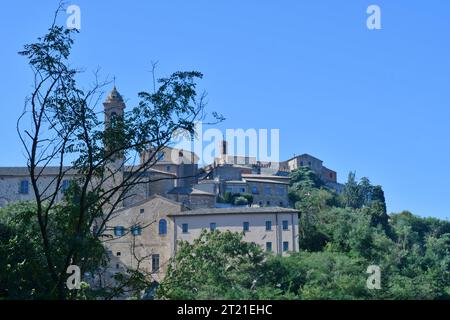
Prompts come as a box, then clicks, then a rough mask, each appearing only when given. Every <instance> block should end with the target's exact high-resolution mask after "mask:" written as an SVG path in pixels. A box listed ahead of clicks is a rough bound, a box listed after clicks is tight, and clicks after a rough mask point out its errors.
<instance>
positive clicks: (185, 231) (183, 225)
mask: <svg viewBox="0 0 450 320" xmlns="http://www.w3.org/2000/svg"><path fill="white" fill-rule="evenodd" d="M181 227H182V229H183V233H188V232H189V225H188V224H187V223H183V224H182V226H181Z"/></svg>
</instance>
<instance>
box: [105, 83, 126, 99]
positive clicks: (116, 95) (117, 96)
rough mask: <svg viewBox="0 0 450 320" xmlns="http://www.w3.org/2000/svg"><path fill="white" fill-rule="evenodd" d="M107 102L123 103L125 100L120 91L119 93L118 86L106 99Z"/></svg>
mask: <svg viewBox="0 0 450 320" xmlns="http://www.w3.org/2000/svg"><path fill="white" fill-rule="evenodd" d="M106 102H123V98H122V96H121V95H120V93H119V91H117V88H116V86H114V88H113V89H112V91H111V92H110V93H109V94H108V96H107V97H106Z"/></svg>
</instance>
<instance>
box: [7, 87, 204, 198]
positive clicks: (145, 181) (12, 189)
mask: <svg viewBox="0 0 450 320" xmlns="http://www.w3.org/2000/svg"><path fill="white" fill-rule="evenodd" d="M103 107H104V114H105V125H106V126H108V125H109V124H110V123H111V119H112V118H114V117H122V116H123V114H124V110H125V108H126V105H125V102H124V100H123V97H122V96H121V94H120V93H119V92H118V91H117V88H116V87H115V86H114V88H113V89H112V91H111V92H110V93H109V94H108V96H107V97H106V99H105V101H104V102H103ZM150 156H152V150H149V151H147V152H144V153H142V154H141V158H140V161H141V162H140V164H141V165H142V163H143V162H145V161H146V159H148V157H150ZM155 159H156V161H155V162H152V166H151V168H150V169H147V170H146V171H145V172H142V173H139V177H138V178H139V179H138V181H139V184H137V185H135V186H133V187H132V188H131V189H130V190H129V191H128V192H127V194H126V199H125V200H124V201H123V203H122V204H121V205H122V206H124V207H128V206H131V205H133V204H134V203H137V202H140V201H143V200H146V199H148V198H149V197H151V196H152V195H154V194H159V195H165V196H167V195H168V193H169V191H171V190H173V189H174V188H175V187H189V186H191V185H193V184H195V183H197V173H198V165H197V162H198V157H197V156H196V155H195V154H194V153H191V152H189V151H184V150H180V149H174V148H170V147H165V148H163V149H161V150H160V151H158V154H157V157H155ZM135 170H136V167H133V166H129V165H125V164H124V159H123V157H122V156H120V155H118V156H117V157H115V161H114V162H113V163H112V164H111V172H114V175H111V177H110V178H109V179H108V181H107V182H106V185H109V184H110V185H111V187H112V186H113V185H117V184H118V183H120V181H121V180H122V179H123V178H124V177H128V176H129V175H131V174H134V171H135ZM36 171H37V172H39V173H40V178H39V185H40V186H41V187H42V189H45V188H46V187H47V186H48V193H54V191H55V187H56V185H55V183H54V180H55V177H56V175H57V174H58V172H59V167H52V166H47V167H46V168H45V169H42V168H37V170H36ZM63 171H65V172H66V174H65V177H64V180H63V181H62V184H61V186H60V189H59V190H58V195H57V200H58V201H59V200H61V199H62V198H63V194H64V190H65V189H66V188H67V187H68V186H69V183H70V181H71V180H74V179H76V178H77V177H78V176H77V172H75V171H74V170H70V168H69V167H64V168H63ZM33 199H35V197H34V193H33V190H32V187H31V180H30V178H29V171H28V168H27V167H0V207H4V206H6V205H7V204H8V203H12V202H17V201H22V200H33Z"/></svg>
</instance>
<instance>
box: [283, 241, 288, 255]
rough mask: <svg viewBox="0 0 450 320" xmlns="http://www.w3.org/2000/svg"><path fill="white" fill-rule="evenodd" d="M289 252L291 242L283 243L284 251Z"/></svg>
mask: <svg viewBox="0 0 450 320" xmlns="http://www.w3.org/2000/svg"><path fill="white" fill-rule="evenodd" d="M288 250H289V242H288V241H283V251H285V252H286V251H288Z"/></svg>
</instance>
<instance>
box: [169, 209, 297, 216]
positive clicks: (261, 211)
mask: <svg viewBox="0 0 450 320" xmlns="http://www.w3.org/2000/svg"><path fill="white" fill-rule="evenodd" d="M264 213H275V214H281V213H299V211H298V210H295V209H290V208H282V207H233V208H202V209H196V210H188V211H184V212H178V213H174V214H171V215H169V216H205V215H215V214H264Z"/></svg>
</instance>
